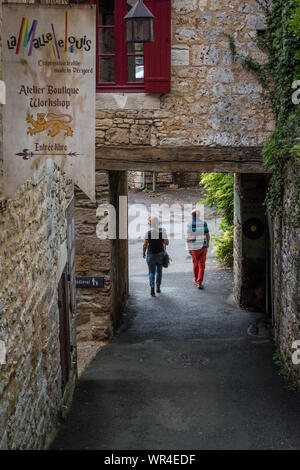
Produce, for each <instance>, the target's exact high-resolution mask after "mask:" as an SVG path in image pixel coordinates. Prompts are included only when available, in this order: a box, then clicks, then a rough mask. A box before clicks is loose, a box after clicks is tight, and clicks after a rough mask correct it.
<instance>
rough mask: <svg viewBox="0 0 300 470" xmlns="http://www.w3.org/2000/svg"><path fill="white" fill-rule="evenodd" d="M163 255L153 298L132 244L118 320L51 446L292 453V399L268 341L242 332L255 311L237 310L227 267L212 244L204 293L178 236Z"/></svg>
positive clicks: (298, 419)
mask: <svg viewBox="0 0 300 470" xmlns="http://www.w3.org/2000/svg"><path fill="white" fill-rule="evenodd" d="M209 224H210V226H211V227H212V226H213V225H214V220H210V221H209ZM170 254H171V257H172V258H173V263H172V266H171V267H170V268H169V269H168V270H165V271H164V280H163V286H162V294H161V295H159V296H158V295H157V297H156V298H151V297H150V295H149V289H148V284H147V278H146V274H145V273H146V266H145V261H144V260H143V259H142V258H141V257H140V255H141V242H140V241H132V242H131V244H130V259H131V266H130V271H131V278H130V292H131V295H130V302H129V306H128V310H127V312H126V315H125V319H124V323H123V326H122V328H121V330H120V332H119V334H118V335H117V337H116V338H115V340H114V341H113V342H112V343H111V344H110V345H109V346H107V347H105V348H104V349H103V350H102V351H100V352H99V353H98V355H97V356H96V358H95V359H94V361H93V362H92V363H91V365H90V366H89V368H88V369H87V370H86V371H85V372H84V374H83V375H82V377H81V379H80V381H79V384H78V387H77V391H76V394H75V398H74V403H73V406H72V409H71V412H70V414H69V416H68V419H67V421H66V423H65V424H64V425H63V426H62V428H61V431H60V433H59V435H58V436H57V439H56V440H55V442H54V443H53V446H52V448H53V449H105V450H137V449H143V450H149V449H154V450H159V449H169V450H172V449H174V450H178V449H193V450H200V449H300V426H299V423H300V395H299V393H296V392H292V391H290V390H288V389H287V388H286V386H287V384H286V382H285V381H284V380H283V379H282V377H281V376H280V375H279V374H278V367H277V366H276V365H274V363H273V360H272V354H273V352H274V346H273V344H272V341H271V340H270V339H269V338H268V337H259V336H252V335H251V334H250V333H251V331H255V329H253V328H251V325H254V324H255V322H256V321H257V320H258V319H259V318H261V315H260V314H259V313H250V312H246V311H243V310H240V309H239V308H237V307H236V306H235V304H234V302H233V299H232V295H231V292H232V273H231V271H230V270H226V269H222V268H221V267H220V266H219V265H218V263H217V262H216V260H215V258H214V256H213V254H212V252H211V250H210V252H209V258H208V266H207V272H206V279H205V281H206V289H205V290H204V291H198V290H197V288H196V287H195V286H194V285H193V283H192V274H191V260H190V258H189V257H188V256H187V253H186V251H185V250H184V243H183V241H180V240H178V241H174V242H173V243H172V245H171V246H170ZM249 327H250V328H249Z"/></svg>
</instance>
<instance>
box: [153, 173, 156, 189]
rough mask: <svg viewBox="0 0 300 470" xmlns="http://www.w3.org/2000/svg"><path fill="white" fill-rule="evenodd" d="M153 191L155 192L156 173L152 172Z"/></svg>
mask: <svg viewBox="0 0 300 470" xmlns="http://www.w3.org/2000/svg"><path fill="white" fill-rule="evenodd" d="M153 191H154V192H155V191H156V173H155V171H153Z"/></svg>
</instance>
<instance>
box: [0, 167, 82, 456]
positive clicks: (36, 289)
mask: <svg viewBox="0 0 300 470" xmlns="http://www.w3.org/2000/svg"><path fill="white" fill-rule="evenodd" d="M1 164H2V161H0V167H1V168H2V165H1ZM1 171H2V170H1ZM0 182H2V173H1V176H0ZM0 186H1V185H0ZM71 194H72V186H68V185H67V184H66V181H65V180H64V179H63V177H62V175H61V173H60V171H59V170H58V169H57V167H56V166H55V165H54V163H53V162H52V161H48V162H47V163H46V164H45V165H43V166H41V168H40V169H39V170H38V171H37V172H36V173H35V174H34V176H33V178H32V180H31V181H28V182H27V183H26V184H24V185H23V186H22V187H20V189H19V190H18V192H17V193H16V194H15V196H14V197H13V198H12V199H9V200H7V201H6V208H5V210H3V211H1V212H0V259H1V264H0V286H1V292H0V321H1V331H0V340H2V341H3V342H4V344H5V348H6V363H5V364H3V365H0V397H1V400H0V449H44V448H45V447H46V446H47V444H48V443H49V441H50V439H51V436H52V435H53V433H54V432H55V429H56V427H57V424H58V420H59V418H60V417H61V416H62V415H63V414H64V413H65V409H66V408H64V407H65V406H67V405H68V402H69V400H70V398H71V396H72V392H73V388H74V383H75V379H76V367H75V363H76V338H75V328H74V319H73V320H72V318H70V320H71V331H70V334H71V345H72V346H73V352H72V357H71V363H72V369H71V375H70V379H69V382H68V385H67V387H66V389H65V391H64V393H63V392H62V372H61V358H60V341H59V333H60V328H59V309H58V282H59V280H60V276H61V274H62V271H63V269H64V267H65V265H66V261H67V246H66V228H67V224H66V216H65V210H66V207H67V202H68V199H69V197H70V196H71ZM0 197H1V194H0Z"/></svg>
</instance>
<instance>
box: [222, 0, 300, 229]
mask: <svg viewBox="0 0 300 470" xmlns="http://www.w3.org/2000/svg"><path fill="white" fill-rule="evenodd" d="M257 3H258V4H259V5H260V7H261V8H262V9H263V11H264V13H265V15H266V24H267V28H266V31H264V33H263V34H259V35H258V37H257V46H258V48H259V49H260V50H262V51H263V52H265V53H266V54H267V57H268V61H267V63H265V64H263V65H261V64H259V63H258V62H257V61H256V60H254V59H253V58H251V57H244V56H241V55H239V54H238V52H237V49H236V46H235V42H234V39H233V38H231V37H230V38H229V46H230V49H231V53H232V57H233V60H234V61H235V62H238V63H240V64H241V65H242V66H243V67H244V68H246V69H247V70H249V71H251V72H252V73H253V74H255V75H256V77H257V79H258V81H259V83H260V84H261V86H262V88H263V90H264V91H265V92H266V94H267V96H268V98H269V100H270V103H271V105H272V109H273V113H274V116H275V120H276V129H275V130H274V132H273V133H272V134H271V136H270V138H269V140H268V142H267V143H266V144H265V146H264V148H263V161H264V164H265V166H266V167H267V168H268V169H270V170H271V171H272V178H271V182H270V187H269V191H268V195H267V199H266V203H267V207H268V210H269V212H270V214H271V215H272V216H274V215H275V214H276V213H278V212H280V211H282V200H283V199H282V196H283V187H284V178H285V169H286V166H287V164H288V163H290V162H292V163H294V164H295V165H297V168H298V164H299V162H300V140H299V138H300V105H295V104H293V102H292V94H293V92H294V91H295V90H293V88H292V84H293V82H294V81H295V80H297V79H298V80H299V79H300V0H273V2H271V1H267V0H266V1H263V0H257ZM298 184H299V181H298V179H296V185H298ZM299 197H300V196H299V190H298V188H297V187H296V191H295V194H294V197H293V202H292V203H291V205H290V208H289V211H288V222H289V223H291V224H292V225H294V226H298V224H299V223H300V221H299V218H298V215H299V214H298V213H299V210H298V207H299V204H300V199H299Z"/></svg>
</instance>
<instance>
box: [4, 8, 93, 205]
mask: <svg viewBox="0 0 300 470" xmlns="http://www.w3.org/2000/svg"><path fill="white" fill-rule="evenodd" d="M95 14H96V12H95V6H93V5H85V6H78V5H76V6H74V7H69V6H60V5H49V6H47V5H38V6H37V5H24V4H13V5H12V4H11V5H9V4H6V5H3V78H4V82H5V84H6V104H5V105H4V106H3V160H4V161H3V167H4V188H3V189H4V194H5V196H7V197H10V196H13V194H14V193H15V191H16V190H17V188H18V187H19V186H20V185H21V184H22V183H24V182H25V181H26V180H27V179H28V178H30V177H31V176H32V174H33V172H34V171H35V170H37V168H38V167H39V165H40V163H41V162H43V161H44V159H45V158H52V159H53V160H55V162H56V163H57V164H58V165H59V166H60V167H61V169H62V170H63V171H64V172H65V173H66V176H67V177H68V178H71V179H73V181H74V182H75V183H76V184H77V185H78V186H79V187H80V188H81V189H82V190H83V191H84V192H85V193H86V194H87V195H88V196H89V197H90V198H91V199H94V197H95V57H96V52H95V37H96V32H95V28H96V22H95Z"/></svg>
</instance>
